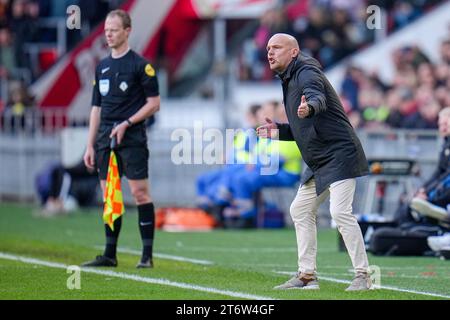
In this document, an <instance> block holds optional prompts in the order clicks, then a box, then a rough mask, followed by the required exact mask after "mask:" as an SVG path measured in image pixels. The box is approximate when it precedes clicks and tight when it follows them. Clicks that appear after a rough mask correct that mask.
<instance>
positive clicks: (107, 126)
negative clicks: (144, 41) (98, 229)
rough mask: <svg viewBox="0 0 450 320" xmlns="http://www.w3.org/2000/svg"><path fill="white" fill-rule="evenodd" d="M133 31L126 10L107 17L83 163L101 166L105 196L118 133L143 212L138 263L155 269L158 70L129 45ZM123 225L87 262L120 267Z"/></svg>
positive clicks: (121, 160)
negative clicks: (151, 177)
mask: <svg viewBox="0 0 450 320" xmlns="http://www.w3.org/2000/svg"><path fill="white" fill-rule="evenodd" d="M130 32H131V18H130V16H129V15H128V13H127V12H125V11H123V10H114V11H111V12H110V13H109V14H108V15H107V17H106V21H105V36H106V41H107V44H108V46H109V48H111V55H109V56H108V57H106V58H105V59H103V60H102V61H100V62H99V64H98V65H97V67H96V70H95V80H94V89H93V94H92V111H91V114H90V121H89V137H88V143H87V150H86V153H85V155H84V163H85V165H86V167H87V168H88V169H91V170H94V169H97V171H98V175H99V178H100V182H101V187H102V190H103V194H104V192H105V187H106V177H107V172H108V161H109V155H110V151H111V150H110V142H111V139H112V138H113V137H116V140H117V147H116V148H115V153H116V156H117V161H118V166H119V172H120V174H121V175H122V174H123V175H125V176H126V177H127V179H128V183H129V186H130V190H131V193H132V195H133V197H134V200H135V203H136V205H137V208H138V213H139V230H140V234H141V238H142V243H143V251H142V257H141V260H140V262H139V263H138V264H137V267H138V268H152V267H153V259H152V252H153V238H154V230H155V210H154V206H153V202H152V198H151V197H150V190H149V184H148V159H149V151H148V147H147V134H146V127H145V120H146V119H147V118H149V117H150V116H152V115H153V114H154V113H155V112H157V111H158V110H159V106H160V98H159V90H158V81H157V78H156V74H155V70H154V69H153V67H152V66H151V65H150V63H148V62H147V61H146V60H145V59H144V58H143V57H141V56H139V55H138V54H137V53H136V52H134V51H133V50H131V49H130V47H129V45H128V37H129V35H130ZM114 124H116V126H115V127H114ZM121 224H122V217H119V218H118V219H116V220H115V222H114V231H112V230H111V229H110V228H109V226H108V225H106V224H105V234H106V246H105V251H104V253H103V255H99V256H97V257H96V258H95V259H94V260H93V261H90V262H87V263H84V264H83V266H89V267H116V266H117V258H116V248H117V240H118V237H119V233H120V228H121Z"/></svg>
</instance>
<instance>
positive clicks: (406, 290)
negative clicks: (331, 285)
mask: <svg viewBox="0 0 450 320" xmlns="http://www.w3.org/2000/svg"><path fill="white" fill-rule="evenodd" d="M274 272H275V273H278V274H287V275H291V276H292V275H293V274H295V272H288V271H274ZM320 279H323V280H325V281H330V282H336V283H345V284H350V283H352V282H351V281H349V280H342V279H336V278H330V277H320ZM380 289H385V290H392V291H399V292H406V293H415V294H421V295H424V296H430V297H438V298H446V299H450V296H446V295H444V294H439V293H432V292H424V291H416V290H408V289H402V288H397V287H391V286H380Z"/></svg>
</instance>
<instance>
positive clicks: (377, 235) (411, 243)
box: [369, 227, 431, 256]
mask: <svg viewBox="0 0 450 320" xmlns="http://www.w3.org/2000/svg"><path fill="white" fill-rule="evenodd" d="M429 236H430V234H429V233H428V232H422V231H413V230H404V229H401V228H389V227H383V228H380V229H377V230H375V231H374V232H373V234H372V237H371V239H370V245H369V251H370V252H372V253H373V254H375V255H385V256H423V255H425V254H426V253H427V252H429V251H431V249H430V247H428V244H427V238H428V237H429Z"/></svg>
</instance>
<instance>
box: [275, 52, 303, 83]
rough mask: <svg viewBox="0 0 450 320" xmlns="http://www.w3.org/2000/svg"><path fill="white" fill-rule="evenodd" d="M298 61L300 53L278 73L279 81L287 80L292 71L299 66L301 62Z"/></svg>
mask: <svg viewBox="0 0 450 320" xmlns="http://www.w3.org/2000/svg"><path fill="white" fill-rule="evenodd" d="M300 61H301V55H300V54H299V55H298V56H297V57H296V58H294V59H292V61H291V62H290V63H289V65H288V67H287V68H286V70H285V71H284V72H283V73H280V74H278V77H279V78H280V79H281V81H283V82H287V81H289V79H290V78H291V77H292V74H293V73H294V71H296V70H297V69H298V68H299V67H300V64H301V62H300Z"/></svg>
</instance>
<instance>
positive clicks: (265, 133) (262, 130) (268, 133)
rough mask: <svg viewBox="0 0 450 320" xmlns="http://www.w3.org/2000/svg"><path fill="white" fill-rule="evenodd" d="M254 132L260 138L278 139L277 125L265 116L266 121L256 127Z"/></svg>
mask: <svg viewBox="0 0 450 320" xmlns="http://www.w3.org/2000/svg"><path fill="white" fill-rule="evenodd" d="M256 134H257V135H258V137H260V138H270V139H278V126H277V124H276V123H274V122H273V121H272V120H270V119H269V118H266V123H265V124H263V125H262V126H259V127H258V128H256Z"/></svg>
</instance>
